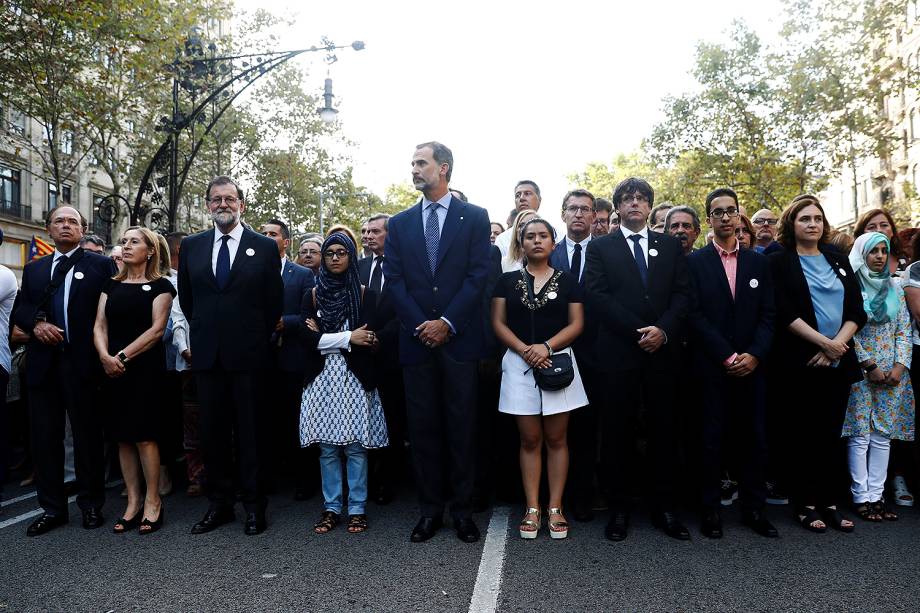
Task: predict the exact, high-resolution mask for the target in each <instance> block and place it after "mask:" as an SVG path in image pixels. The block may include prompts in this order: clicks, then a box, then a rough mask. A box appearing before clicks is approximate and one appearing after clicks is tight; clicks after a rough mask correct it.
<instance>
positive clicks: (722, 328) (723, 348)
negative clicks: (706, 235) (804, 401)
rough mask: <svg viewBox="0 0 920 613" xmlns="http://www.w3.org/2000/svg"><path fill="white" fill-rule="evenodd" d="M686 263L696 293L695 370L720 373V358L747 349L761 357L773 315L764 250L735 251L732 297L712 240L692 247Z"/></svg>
mask: <svg viewBox="0 0 920 613" xmlns="http://www.w3.org/2000/svg"><path fill="white" fill-rule="evenodd" d="M687 265H688V266H689V267H690V274H691V277H692V278H693V284H694V287H695V288H696V297H697V300H695V305H694V306H695V308H694V311H693V314H692V316H691V326H690V327H691V332H692V334H693V340H694V342H693V344H692V345H691V346H692V348H693V355H694V359H693V362H694V367H695V369H696V370H697V372H699V373H701V374H704V375H710V376H711V375H721V374H724V373H725V368H724V366H723V362H724V361H725V360H726V359H728V358H729V357H731V355H732V354H733V353H750V354H751V355H753V356H754V357H756V358H757V359H758V360H759V361H760V362H761V363H763V362H764V361H765V360H766V358H767V356H768V355H769V352H770V347H771V345H772V343H773V320H774V317H775V315H776V309H775V306H774V302H773V276H772V272H771V270H770V263H769V261H768V260H767V258H766V256H764V255H762V254H760V253H757V252H756V251H754V250H752V249H741V250H740V251H739V252H738V270H737V273H736V275H735V296H734V298H732V294H731V289H730V288H729V286H728V278H727V277H726V276H725V268H724V267H723V266H722V258H721V257H720V256H719V252H718V251H717V250H716V248H715V246H714V245H712V244H709V245H706V246H705V247H703V248H702V249H699V250H697V251H694V252H693V253H691V254H690V255H689V256H688V257H687ZM757 370H758V371H760V370H762V368H758V369H757Z"/></svg>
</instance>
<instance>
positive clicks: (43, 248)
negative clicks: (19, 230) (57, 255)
mask: <svg viewBox="0 0 920 613" xmlns="http://www.w3.org/2000/svg"><path fill="white" fill-rule="evenodd" d="M51 253H54V247H52V246H51V245H49V244H48V243H46V242H45V241H43V240H42V239H40V238H38V237H37V236H35V235H34V234H33V235H32V242H31V243H29V261H30V262H31V261H32V260H37V259H38V258H41V257H44V256H46V255H48V254H51Z"/></svg>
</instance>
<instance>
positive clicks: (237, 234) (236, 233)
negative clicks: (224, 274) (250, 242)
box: [211, 223, 243, 276]
mask: <svg viewBox="0 0 920 613" xmlns="http://www.w3.org/2000/svg"><path fill="white" fill-rule="evenodd" d="M223 235H224V233H223V232H221V231H220V230H218V229H217V226H214V248H213V249H212V250H211V270H212V271H213V272H214V275H215V276H217V254H218V253H219V252H220V246H221V245H222V244H223V242H222V241H221V240H220V237H221V236H223ZM229 236H230V240H228V241H227V249H228V250H229V251H230V267H231V268H233V260H234V259H235V258H236V251H237V249H239V248H240V238H242V236H243V224H241V223H238V224H236V227H235V228H233V229H232V230H230V233H229Z"/></svg>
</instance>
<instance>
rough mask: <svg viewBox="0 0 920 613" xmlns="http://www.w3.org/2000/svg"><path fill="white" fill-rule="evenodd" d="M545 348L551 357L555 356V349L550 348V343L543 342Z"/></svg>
mask: <svg viewBox="0 0 920 613" xmlns="http://www.w3.org/2000/svg"><path fill="white" fill-rule="evenodd" d="M543 346H544V347H546V350H547V351H549V354H550V355H553V348H552V347H550V346H549V343H547V342H546V341H543Z"/></svg>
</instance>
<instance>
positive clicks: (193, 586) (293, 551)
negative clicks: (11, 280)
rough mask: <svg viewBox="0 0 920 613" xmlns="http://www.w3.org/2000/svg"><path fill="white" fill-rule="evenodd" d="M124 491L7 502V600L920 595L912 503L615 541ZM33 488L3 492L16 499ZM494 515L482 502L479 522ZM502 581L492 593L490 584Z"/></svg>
mask: <svg viewBox="0 0 920 613" xmlns="http://www.w3.org/2000/svg"><path fill="white" fill-rule="evenodd" d="M117 492H118V490H117V489H114V490H109V494H110V498H109V502H108V504H107V505H106V507H105V509H104V513H105V515H106V527H104V528H102V529H99V530H94V531H88V530H84V529H83V528H82V527H81V526H80V522H79V510H78V509H77V508H76V505H71V523H70V524H69V525H68V526H66V527H63V528H59V529H57V530H54V531H53V532H51V533H49V534H47V535H44V536H42V537H39V538H27V537H26V536H25V528H26V526H27V525H28V523H29V521H31V520H30V519H26V520H23V521H20V522H17V523H11V522H12V521H13V520H15V519H16V518H17V517H20V516H21V515H23V514H25V513H27V512H29V511H32V510H34V509H36V508H37V505H36V502H35V499H34V498H28V499H26V500H24V501H21V502H18V503H15V504H10V505H7V506H5V507H4V508H3V514H2V515H0V526H4V527H2V528H0V612H6V611H68V612H69V611H100V612H101V611H323V612H339V611H425V612H428V611H469V610H471V600H472V601H473V603H474V605H482V603H486V605H488V604H489V603H490V602H494V603H495V604H496V605H497V610H499V611H674V610H682V611H697V610H705V611H738V610H744V611H918V610H920V511H918V510H915V509H908V510H904V509H902V513H901V520H900V521H899V522H897V523H888V524H867V523H865V522H861V521H858V523H857V529H856V532H855V533H854V534H851V535H844V534H838V533H831V532H829V533H827V534H824V535H814V534H810V533H807V532H805V531H804V530H803V529H802V528H800V527H798V526H797V525H796V524H794V523H793V522H792V519H791V517H790V516H789V511H788V507H770V509H769V511H770V514H771V517H772V518H773V519H774V521H775V523H776V524H777V527H778V528H779V529H780V534H781V538H779V539H776V540H768V539H764V538H762V537H759V536H757V535H755V534H754V533H752V532H751V531H749V530H748V529H746V528H744V527H743V526H741V525H740V522H739V520H738V517H737V511H736V510H734V509H729V510H727V511H726V512H725V519H726V536H725V538H723V539H722V540H721V541H710V540H707V539H705V538H704V537H702V536H701V535H700V534H699V531H698V525H697V523H696V518H695V517H692V516H690V515H689V514H684V519H685V520H687V523H688V525H689V526H690V527H691V530H692V532H693V539H692V540H691V541H690V542H677V541H673V540H671V539H669V538H668V537H666V536H665V535H663V534H662V533H660V532H658V531H656V530H655V529H654V528H652V526H651V524H650V522H649V521H648V519H647V518H646V517H645V516H643V515H642V514H638V513H637V514H636V515H635V516H634V521H633V524H632V530H631V532H630V535H629V538H628V539H627V540H626V541H624V542H622V543H610V542H607V541H605V540H604V539H603V536H602V534H603V526H604V522H605V520H606V517H601V516H599V517H598V518H597V519H595V521H593V522H591V523H587V524H581V523H577V522H573V524H572V528H571V534H570V537H569V538H568V539H567V540H563V541H551V540H550V539H549V537H548V535H547V532H546V528H545V527H544V528H543V529H542V531H541V533H540V538H538V539H537V540H535V541H522V540H521V539H519V538H518V537H517V531H516V525H517V520H518V519H519V517H518V514H519V512H520V511H519V510H518V509H511V510H510V521H508V522H507V524H505V523H504V521H503V519H504V517H505V515H506V514H507V513H508V511H509V510H508V509H506V508H504V507H499V508H497V509H496V510H495V514H496V518H495V519H496V521H495V522H494V523H496V524H499V525H507V529H505V530H499V531H497V532H495V533H493V534H492V535H491V537H490V538H489V539H486V538H483V539H482V540H481V541H480V542H479V543H476V544H474V545H468V544H465V543H462V542H460V541H459V540H457V539H456V538H455V536H454V533H453V531H452V530H449V529H445V530H443V531H442V532H441V533H439V534H438V535H437V536H436V537H435V538H434V539H433V540H432V541H430V542H428V543H425V544H413V543H410V542H409V540H408V535H409V532H410V530H411V528H412V526H413V524H414V522H415V519H416V511H415V505H414V499H413V495H412V493H411V492H404V493H403V495H402V496H400V497H399V498H398V499H397V500H396V501H395V502H394V503H392V504H391V505H389V506H387V507H385V508H382V507H376V506H374V505H373V503H372V504H371V506H370V508H369V509H368V511H369V516H370V522H371V529H370V530H369V531H368V532H367V533H365V534H360V535H351V534H347V533H346V531H345V530H344V529H343V527H342V526H340V527H339V528H337V529H336V530H335V531H333V532H332V533H330V534H328V535H323V536H320V535H315V534H313V532H312V531H311V530H310V527H311V526H312V524H313V522H314V521H315V520H316V518H317V516H318V515H319V512H320V510H321V502H320V500H319V497H318V496H317V497H314V498H313V499H311V500H309V501H307V502H293V501H291V500H290V497H289V496H286V495H283V494H282V495H277V496H274V497H273V498H272V500H271V504H270V507H269V515H268V517H269V530H268V531H267V532H266V533H265V534H263V535H260V536H257V537H247V536H245V535H244V534H243V532H242V517H241V512H239V511H238V516H240V522H239V523H238V524H237V525H232V524H231V525H227V526H224V527H222V528H220V529H219V530H217V531H215V532H213V533H211V534H208V535H201V536H192V535H190V534H189V529H190V528H191V525H192V524H193V523H194V522H195V521H197V520H198V519H199V518H200V516H201V515H202V514H203V512H204V510H205V507H206V504H207V503H206V502H205V501H204V500H203V499H188V498H186V497H185V496H184V495H183V494H173V495H172V496H170V497H168V498H166V499H165V501H166V502H165V504H166V525H165V526H164V528H163V529H162V530H161V531H160V532H158V533H156V534H154V535H150V536H143V537H142V536H140V535H138V534H136V533H133V534H127V535H115V534H113V533H112V532H111V525H112V523H113V522H114V520H115V519H117V516H118V515H119V514H120V512H121V511H122V510H123V507H122V501H121V500H120V499H119V498H118V497H117ZM24 493H25V492H21V491H16V490H14V491H8V492H7V500H9V499H11V498H14V497H16V496H19V495H23V494H24ZM491 515H492V513H491V512H488V513H483V514H479V515H477V516H476V520H477V522H478V523H479V526H480V528H481V529H482V530H483V536H484V537H485V536H486V527H487V526H488V525H489V523H490V518H491ZM5 524H7V525H5ZM502 548H503V549H504V551H503V552H502V551H501V549H502ZM484 549H485V550H486V551H485V554H484ZM502 553H503V554H504V555H503V556H502ZM481 566H482V568H480V567H481ZM477 576H478V578H479V583H480V584H481V585H479V586H478V587H477ZM499 581H500V590H499V592H498V593H497V595H495V594H491V599H490V593H489V592H488V587H489V586H490V585H491V586H493V587H494V586H496V585H498V584H499ZM474 591H475V593H476V596H474ZM483 596H485V598H484V599H483V598H482V597H483ZM487 610H491V609H488V607H487Z"/></svg>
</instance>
